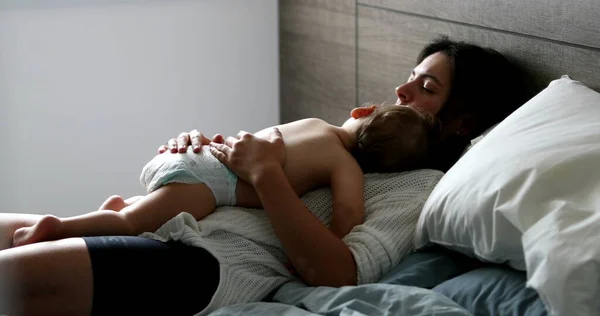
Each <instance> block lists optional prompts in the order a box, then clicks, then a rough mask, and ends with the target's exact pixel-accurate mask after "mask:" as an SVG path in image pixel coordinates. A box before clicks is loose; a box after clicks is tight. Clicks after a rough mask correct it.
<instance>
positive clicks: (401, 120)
mask: <svg viewBox="0 0 600 316" xmlns="http://www.w3.org/2000/svg"><path fill="white" fill-rule="evenodd" d="M355 111H359V112H360V111H366V112H362V113H360V114H355ZM352 116H353V117H354V118H359V119H358V120H357V123H358V121H360V123H359V126H358V127H357V131H356V142H357V143H356V146H355V147H354V149H353V150H352V155H353V156H354V158H355V159H356V160H357V161H358V164H359V165H360V167H361V168H362V170H363V172H364V173H373V172H399V171H406V170H411V169H417V168H419V167H420V166H421V165H422V164H423V163H424V162H425V160H426V158H427V154H428V151H429V146H430V141H431V135H432V131H434V130H435V129H436V124H435V121H434V118H433V117H431V116H428V115H426V114H421V113H419V112H417V111H416V110H413V109H412V108H410V107H408V106H399V105H380V106H367V107H363V108H357V109H355V110H354V111H353V114H352Z"/></svg>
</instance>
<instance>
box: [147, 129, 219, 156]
mask: <svg viewBox="0 0 600 316" xmlns="http://www.w3.org/2000/svg"><path fill="white" fill-rule="evenodd" d="M212 141H213V142H215V143H219V144H222V143H223V142H224V139H223V136H222V135H220V134H216V135H215V136H213V139H212ZM210 142H211V140H210V139H208V138H206V137H205V136H204V135H203V134H202V133H200V132H198V130H193V131H191V132H182V133H181V134H179V136H178V137H177V138H171V139H169V141H168V142H167V145H161V146H160V147H158V153H159V154H162V153H165V152H167V151H170V152H171V153H185V152H187V148H188V146H190V145H191V146H192V148H193V149H194V152H195V153H199V152H200V149H201V147H202V146H204V145H208V144H210Z"/></svg>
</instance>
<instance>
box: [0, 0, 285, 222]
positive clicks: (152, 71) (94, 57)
mask: <svg viewBox="0 0 600 316" xmlns="http://www.w3.org/2000/svg"><path fill="white" fill-rule="evenodd" d="M19 3H20V4H19ZM52 3H54V5H52ZM82 3H84V1H67V0H63V1H60V0H46V1H25V0H17V1H12V2H11V1H7V0H4V4H3V6H0V132H1V136H0V141H1V144H2V145H1V146H2V149H1V151H2V154H1V155H0V177H1V178H0V181H2V182H1V183H2V187H1V190H0V212H26V213H36V214H47V213H51V214H56V215H60V216H69V215H75V214H81V213H85V212H88V211H91V210H95V209H96V208H97V207H98V206H99V205H100V203H101V202H102V201H103V200H104V199H105V198H106V197H108V196H109V195H111V194H120V195H123V196H132V195H138V194H143V193H144V191H143V188H142V187H141V184H140V183H139V175H140V171H141V168H142V167H143V165H144V164H145V163H146V162H147V161H148V160H150V159H151V158H152V157H153V156H154V155H155V154H156V150H157V148H158V146H159V145H161V144H163V143H165V142H166V141H167V140H168V139H169V138H171V137H174V136H177V135H178V134H179V132H181V131H188V130H191V129H193V128H198V129H199V130H201V131H203V132H205V133H206V134H208V135H210V136H212V135H213V134H215V133H217V132H219V133H224V134H226V135H232V134H236V133H237V132H238V131H239V130H246V131H256V130H258V129H261V128H263V127H266V126H270V125H274V124H277V123H278V120H279V104H278V103H279V91H278V44H277V41H278V38H277V36H278V35H277V34H278V32H277V1H276V0H212V1H211V0H168V1H167V0H154V1H139V0H138V1H133V0H132V1H126V0H121V1H114V0H113V1H110V0H95V1H91V2H85V5H82ZM42 4H44V5H42ZM49 4H50V5H49Z"/></svg>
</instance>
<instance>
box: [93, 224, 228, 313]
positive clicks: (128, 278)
mask: <svg viewBox="0 0 600 316" xmlns="http://www.w3.org/2000/svg"><path fill="white" fill-rule="evenodd" d="M83 239H84V240H85V243H86V244H87V248H88V250H89V254H90V258H91V262H92V270H93V277H94V300H93V308H92V315H94V316H96V315H194V314H195V313H198V312H200V311H201V310H202V309H204V308H205V307H206V306H207V305H208V303H209V302H210V300H211V298H212V296H213V294H214V292H215V290H216V289H217V286H218V284H219V263H218V261H217V260H216V259H215V258H214V257H213V256H212V255H211V254H210V253H209V252H208V251H206V250H204V249H202V248H197V247H191V246H187V245H184V244H182V243H179V242H167V243H164V242H160V241H157V240H151V239H147V238H141V237H132V236H108V237H84V238H83Z"/></svg>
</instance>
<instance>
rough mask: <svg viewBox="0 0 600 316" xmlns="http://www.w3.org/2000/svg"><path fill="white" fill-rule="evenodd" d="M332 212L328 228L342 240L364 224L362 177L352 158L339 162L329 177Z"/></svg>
mask: <svg viewBox="0 0 600 316" xmlns="http://www.w3.org/2000/svg"><path fill="white" fill-rule="evenodd" d="M330 186H331V194H332V196H333V212H332V216H331V224H330V225H329V228H330V229H331V231H332V232H333V233H334V234H335V235H336V236H338V237H339V238H343V237H344V236H346V234H348V233H349V232H350V231H351V230H352V228H353V227H354V226H356V225H360V224H362V223H363V222H364V213H365V197H364V175H363V172H362V170H361V169H360V166H359V165H358V163H357V162H356V160H354V159H353V158H352V157H350V156H349V157H348V158H347V159H344V160H343V161H340V163H338V164H337V165H336V167H335V169H334V170H333V172H332V175H331V184H330Z"/></svg>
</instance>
